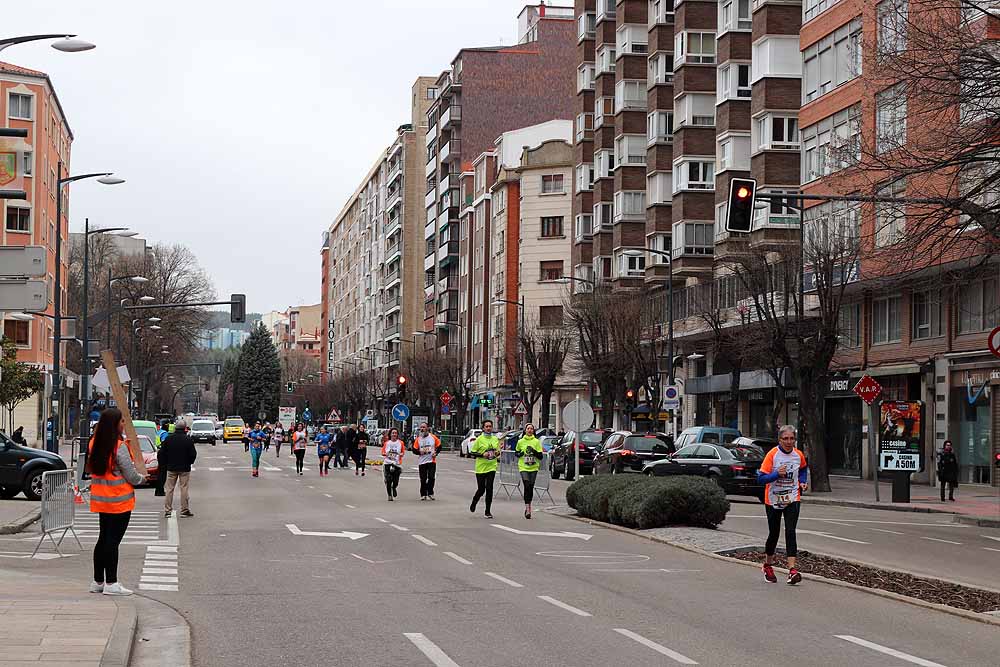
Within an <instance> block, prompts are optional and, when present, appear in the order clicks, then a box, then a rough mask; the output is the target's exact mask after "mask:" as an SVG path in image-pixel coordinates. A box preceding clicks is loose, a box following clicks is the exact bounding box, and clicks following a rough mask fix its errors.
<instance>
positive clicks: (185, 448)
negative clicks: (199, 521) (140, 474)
mask: <svg viewBox="0 0 1000 667" xmlns="http://www.w3.org/2000/svg"><path fill="white" fill-rule="evenodd" d="M188 428H189V427H188V423H187V420H185V419H184V418H183V417H178V418H177V421H176V422H174V434H173V435H171V436H170V437H169V438H167V440H166V442H164V443H163V445H161V446H160V451H159V453H158V455H157V460H159V454H162V455H163V464H164V466H163V467H165V468H166V469H167V483H166V488H165V490H164V491H165V494H166V498H164V499H163V516H165V517H169V516H170V514H171V513H172V512H173V505H174V488H175V487H176V486H178V484H179V485H180V487H181V516H194V514H193V513H192V512H191V506H190V498H189V493H188V489H189V487H190V484H191V466H192V465H193V464H194V462H195V459H197V458H198V450H197V449H195V446H194V440H192V439H191V436H189V435H188ZM161 469H162V468H161Z"/></svg>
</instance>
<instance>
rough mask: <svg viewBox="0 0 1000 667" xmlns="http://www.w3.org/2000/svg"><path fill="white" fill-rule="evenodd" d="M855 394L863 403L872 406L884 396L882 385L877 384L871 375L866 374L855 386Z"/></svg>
mask: <svg viewBox="0 0 1000 667" xmlns="http://www.w3.org/2000/svg"><path fill="white" fill-rule="evenodd" d="M854 393H855V394H857V395H858V396H860V397H861V400H862V401H864V402H865V403H867V404H868V405H871V404H872V403H873V402H874V401H875V399H876V398H878V397H879V396H880V395H881V394H882V385H880V384H879V383H878V382H876V381H875V378H873V377H872V376H871V375H867V374H866V375H865V376H864V377H862V378H861V379H860V380H858V383H857V384H856V385H854Z"/></svg>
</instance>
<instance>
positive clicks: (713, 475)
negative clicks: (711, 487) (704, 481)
mask: <svg viewBox="0 0 1000 667" xmlns="http://www.w3.org/2000/svg"><path fill="white" fill-rule="evenodd" d="M708 481H710V482H715V484H716V486H718V487H719V488H720V489H722V478H721V477H720V476H719V475H717V474H716V473H714V472H710V473H708ZM723 491H725V489H723Z"/></svg>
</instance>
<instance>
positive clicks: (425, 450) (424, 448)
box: [420, 447, 433, 454]
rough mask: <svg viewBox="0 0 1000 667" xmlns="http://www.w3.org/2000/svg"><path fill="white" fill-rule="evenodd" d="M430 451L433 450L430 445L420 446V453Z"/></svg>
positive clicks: (428, 452)
mask: <svg viewBox="0 0 1000 667" xmlns="http://www.w3.org/2000/svg"><path fill="white" fill-rule="evenodd" d="M432 451H433V448H432V447H421V448H420V453H421V454H430V453H431V452H432Z"/></svg>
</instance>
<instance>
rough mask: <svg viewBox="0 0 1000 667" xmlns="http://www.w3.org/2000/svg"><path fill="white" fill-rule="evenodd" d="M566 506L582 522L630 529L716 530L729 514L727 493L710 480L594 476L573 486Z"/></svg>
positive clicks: (568, 491) (567, 496)
mask: <svg viewBox="0 0 1000 667" xmlns="http://www.w3.org/2000/svg"><path fill="white" fill-rule="evenodd" d="M566 502H567V503H569V506H570V507H572V508H573V509H575V510H576V511H577V512H578V513H579V514H580V515H581V516H585V517H587V518H589V519H595V520H597V521H606V522H610V523H613V524H616V525H619V526H627V527H629V528H660V527H662V526H672V525H673V526H677V525H680V526H698V527H703V528H715V527H716V526H718V525H719V524H720V523H722V522H723V521H724V520H725V518H726V513H727V512H729V501H728V500H726V495H725V493H724V492H723V490H722V489H721V488H720V487H719V485H718V484H716V483H715V482H713V481H711V480H709V479H707V478H704V477H647V476H645V475H591V476H589V477H583V478H581V479H580V480H579V481H577V482H574V483H573V484H572V485H570V487H569V488H568V489H567V490H566Z"/></svg>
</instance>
